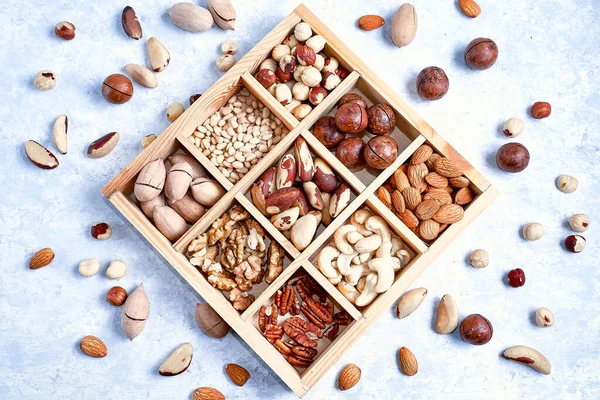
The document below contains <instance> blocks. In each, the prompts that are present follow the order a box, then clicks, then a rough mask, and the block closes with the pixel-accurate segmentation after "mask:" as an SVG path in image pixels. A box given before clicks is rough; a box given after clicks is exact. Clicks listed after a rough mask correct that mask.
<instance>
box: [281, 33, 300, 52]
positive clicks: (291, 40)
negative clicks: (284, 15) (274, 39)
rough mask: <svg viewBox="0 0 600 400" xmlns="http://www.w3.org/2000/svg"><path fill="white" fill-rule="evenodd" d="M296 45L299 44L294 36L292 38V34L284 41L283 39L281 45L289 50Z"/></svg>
mask: <svg viewBox="0 0 600 400" xmlns="http://www.w3.org/2000/svg"><path fill="white" fill-rule="evenodd" d="M298 43H299V42H298V39H296V36H294V35H293V34H291V35H289V36H288V37H286V38H285V39H283V44H285V45H286V46H288V47H289V48H290V49H293V48H294V47H296V46H297V45H298Z"/></svg>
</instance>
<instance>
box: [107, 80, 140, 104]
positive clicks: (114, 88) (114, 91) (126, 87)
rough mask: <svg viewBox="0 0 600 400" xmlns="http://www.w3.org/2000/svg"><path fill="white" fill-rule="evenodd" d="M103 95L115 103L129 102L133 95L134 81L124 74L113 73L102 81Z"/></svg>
mask: <svg viewBox="0 0 600 400" xmlns="http://www.w3.org/2000/svg"><path fill="white" fill-rule="evenodd" d="M102 96H104V98H105V99H106V100H108V102H110V103H113V104H123V103H127V102H128V101H129V100H130V99H131V96H133V83H131V80H129V78H128V77H126V76H125V75H123V74H112V75H109V76H107V77H106V79H105V80H104V82H103V83H102Z"/></svg>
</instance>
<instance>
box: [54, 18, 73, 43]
mask: <svg viewBox="0 0 600 400" xmlns="http://www.w3.org/2000/svg"><path fill="white" fill-rule="evenodd" d="M54 33H55V34H56V36H58V37H59V38H61V39H64V40H73V38H74V37H75V25H73V24H72V23H70V22H68V21H63V22H59V23H58V24H56V27H54Z"/></svg>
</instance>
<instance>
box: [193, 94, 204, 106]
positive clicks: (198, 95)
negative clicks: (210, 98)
mask: <svg viewBox="0 0 600 400" xmlns="http://www.w3.org/2000/svg"><path fill="white" fill-rule="evenodd" d="M200 97H202V95H201V94H200V93H196V94H193V95H191V96H190V106H191V105H192V104H194V102H196V100H198V99H199V98H200Z"/></svg>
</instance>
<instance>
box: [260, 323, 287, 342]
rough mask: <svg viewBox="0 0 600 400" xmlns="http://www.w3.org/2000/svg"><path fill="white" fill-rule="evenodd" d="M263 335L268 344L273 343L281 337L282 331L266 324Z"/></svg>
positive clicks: (277, 327)
mask: <svg viewBox="0 0 600 400" xmlns="http://www.w3.org/2000/svg"><path fill="white" fill-rule="evenodd" d="M264 335H265V337H266V338H267V340H268V341H269V342H270V343H275V342H276V341H277V340H280V339H281V338H282V337H283V329H281V327H280V326H277V325H273V324H267V325H266V326H265V331H264Z"/></svg>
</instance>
